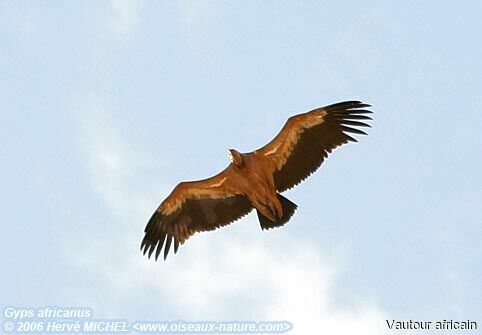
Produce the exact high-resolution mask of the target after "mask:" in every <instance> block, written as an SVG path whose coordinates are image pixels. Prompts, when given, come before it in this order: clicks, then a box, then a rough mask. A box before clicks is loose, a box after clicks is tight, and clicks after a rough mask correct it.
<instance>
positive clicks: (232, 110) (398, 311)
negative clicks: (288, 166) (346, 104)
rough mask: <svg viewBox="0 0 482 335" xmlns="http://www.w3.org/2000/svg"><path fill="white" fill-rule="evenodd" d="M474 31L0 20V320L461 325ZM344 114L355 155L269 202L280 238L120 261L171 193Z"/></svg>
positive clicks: (363, 21)
mask: <svg viewBox="0 0 482 335" xmlns="http://www.w3.org/2000/svg"><path fill="white" fill-rule="evenodd" d="M481 15H482V4H481V2H480V1H458V2H440V1H423V2H422V1H371V2H368V1H332V2H322V1H303V2H295V1H292V2H288V1H263V2H261V1H241V2H239V1H238V2H236V1H230V2H228V1H210V0H199V1H182V2H181V1H179V2H173V1H156V2H155V1H149V2H148V1H146V2H143V1H127V0H117V1H110V2H109V1H77V2H73V1H69V2H62V1H56V2H55V1H54V2H47V1H5V0H3V1H0V38H1V42H2V43H1V44H2V52H1V53H0V64H1V65H0V69H1V72H0V73H1V77H2V80H0V92H2V93H1V97H2V98H1V99H0V110H1V111H2V122H0V131H1V134H2V136H0V141H1V142H0V143H1V146H0V147H1V151H0V155H1V157H2V164H1V167H0V171H1V180H2V182H1V185H2V187H1V190H2V191H1V193H0V197H1V211H2V214H3V215H2V234H0V243H1V249H2V252H1V253H0V260H1V264H2V266H3V271H2V273H3V276H2V277H3V278H2V285H1V286H0V301H1V302H2V305H3V304H4V305H17V306H46V305H58V306H89V307H91V308H92V309H93V311H94V314H95V315H96V316H99V317H105V318H126V319H130V320H134V319H139V318H142V319H153V320H156V319H163V320H166V319H167V320H170V319H172V320H175V319H185V320H204V319H208V320H212V319H216V320H238V319H239V320H270V319H271V320H288V321H290V322H292V323H293V324H294V330H293V331H292V332H291V333H290V334H307V333H308V331H313V330H315V329H316V330H319V331H326V332H327V333H333V334H353V332H354V331H356V332H357V333H358V334H384V333H387V334H393V333H394V332H389V331H388V330H387V327H386V325H385V319H409V318H412V319H417V318H418V319H425V320H438V319H454V320H455V319H458V320H465V319H470V318H472V319H475V320H478V321H479V325H480V326H481V327H482V318H481V315H482V290H481V285H480V282H481V281H480V278H482V266H481V265H482V248H481V247H480V241H481V237H482V174H481V172H480V171H482V150H481V149H482V117H481V116H482V112H481V110H482V109H481V108H482V107H481V106H482V62H481V59H482V46H481V43H480V37H481V36H482V21H481V20H480V17H481ZM353 99H355V100H362V101H364V102H367V103H370V104H372V105H373V108H372V110H373V111H374V115H373V117H374V121H373V122H372V125H373V128H371V129H369V131H368V132H369V136H365V137H361V138H359V140H360V141H359V143H358V144H349V145H347V146H344V147H342V148H340V149H337V150H336V152H335V153H334V154H332V155H331V156H330V157H329V159H328V160H327V161H326V162H325V163H324V165H323V166H322V168H321V169H320V170H319V171H318V172H317V173H316V174H315V175H313V176H312V177H311V178H310V179H308V180H307V181H305V182H304V183H303V184H301V185H300V186H298V187H297V188H296V189H294V190H292V191H289V192H287V193H286V194H285V196H287V197H288V198H289V199H291V200H292V201H293V202H295V203H296V204H297V205H298V206H299V208H298V211H297V212H296V214H295V216H294V217H293V218H292V220H291V221H290V222H289V224H287V225H286V226H284V227H283V228H282V229H278V230H274V231H273V230H270V231H261V229H260V227H259V223H258V222H257V218H256V214H255V213H252V214H251V215H249V216H248V217H246V218H244V219H243V220H241V221H238V222H236V223H235V224H233V225H231V226H229V227H227V228H224V229H222V230H218V231H215V232H210V233H203V234H198V235H195V236H193V237H192V238H191V239H190V240H189V241H187V243H186V244H185V245H183V246H181V248H180V249H179V253H178V254H177V255H175V256H173V255H170V257H168V261H167V262H160V263H155V262H153V261H152V260H151V261H148V260H147V259H145V258H144V257H142V254H141V253H140V252H139V250H138V247H139V244H140V241H141V239H142V237H143V229H144V227H145V224H146V221H147V219H148V218H149V216H150V215H151V213H152V212H153V211H154V209H155V208H156V207H157V205H158V204H159V203H160V201H162V199H163V198H164V197H165V196H167V194H168V193H169V191H170V190H171V189H172V188H173V187H174V186H175V185H176V184H177V183H178V182H180V181H182V180H194V179H202V178H205V177H209V176H211V175H213V174H215V173H217V172H218V171H220V170H221V169H223V168H224V167H225V166H226V165H227V164H228V159H229V158H228V156H227V153H226V149H227V148H236V149H238V150H239V151H251V150H254V149H256V148H258V147H260V146H262V145H264V144H265V143H266V142H267V141H269V140H270V139H271V138H273V137H274V136H275V135H276V133H277V132H278V131H279V130H280V128H281V127H282V125H283V123H284V122H285V121H286V119H287V118H288V117H289V116H290V115H293V114H297V113H301V112H305V111H307V110H310V109H312V108H316V107H319V106H322V105H327V104H331V103H334V102H338V101H343V100H353ZM2 307H3V306H2ZM477 318H478V319H477ZM479 328H480V327H479ZM471 334H477V332H471Z"/></svg>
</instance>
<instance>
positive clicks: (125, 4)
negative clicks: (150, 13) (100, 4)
mask: <svg viewBox="0 0 482 335" xmlns="http://www.w3.org/2000/svg"><path fill="white" fill-rule="evenodd" d="M110 3H111V8H112V14H111V16H110V17H109V21H108V24H109V28H110V30H111V33H112V34H113V35H114V36H115V37H117V38H118V39H124V38H127V37H129V35H130V34H131V33H132V32H133V31H134V29H135V27H136V25H137V23H138V22H139V18H140V15H141V10H142V6H143V1H142V0H111V1H110Z"/></svg>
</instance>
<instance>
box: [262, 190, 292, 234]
mask: <svg viewBox="0 0 482 335" xmlns="http://www.w3.org/2000/svg"><path fill="white" fill-rule="evenodd" d="M278 199H279V200H280V201H281V205H282V206H283V217H282V218H281V219H279V220H278V221H276V222H273V221H271V220H270V219H268V218H267V217H266V216H264V215H263V214H261V212H260V211H258V210H256V212H257V213H258V219H259V223H260V224H261V229H263V230H264V229H271V228H275V227H281V226H283V225H284V224H285V223H286V222H288V221H289V220H290V218H291V217H292V216H293V214H294V213H295V211H296V208H297V207H298V206H297V205H296V204H295V203H293V202H291V201H290V200H288V199H286V198H285V197H283V196H282V195H281V194H278Z"/></svg>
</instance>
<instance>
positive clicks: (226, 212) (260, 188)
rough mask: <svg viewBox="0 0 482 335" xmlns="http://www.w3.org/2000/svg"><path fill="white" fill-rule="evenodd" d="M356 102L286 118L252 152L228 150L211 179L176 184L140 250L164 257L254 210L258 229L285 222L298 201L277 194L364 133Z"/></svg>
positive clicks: (154, 217) (360, 107) (361, 113)
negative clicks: (224, 165)
mask: <svg viewBox="0 0 482 335" xmlns="http://www.w3.org/2000/svg"><path fill="white" fill-rule="evenodd" d="M365 107H369V105H367V104H363V103H361V102H359V101H347V102H341V103H337V104H334V105H330V106H326V107H322V108H318V109H315V110H312V111H310V112H308V113H304V114H299V115H295V116H293V117H291V118H289V119H288V121H287V122H286V124H285V125H284V127H283V129H282V130H281V131H280V133H279V134H278V135H277V136H276V137H275V138H274V139H273V140H272V141H271V142H270V143H268V144H267V145H265V146H264V147H262V148H260V149H258V150H255V151H253V152H250V153H244V154H242V153H239V152H237V151H236V150H233V149H230V150H229V153H230V156H231V160H232V162H231V164H229V166H228V167H227V168H226V169H224V170H223V171H222V172H220V173H219V174H217V175H216V176H214V177H211V178H208V179H204V180H199V181H193V182H182V183H180V184H178V185H177V186H176V187H175V188H174V190H173V191H172V192H171V194H170V195H169V196H168V197H167V198H166V199H165V200H164V201H163V202H162V203H161V204H160V205H159V207H158V208H157V210H156V211H155V212H154V214H153V215H152V217H151V219H150V220H149V222H148V224H147V226H146V229H145V236H144V239H143V240H142V244H141V250H143V252H144V254H145V253H146V252H147V253H148V256H149V257H150V256H151V255H152V254H153V253H154V251H155V258H156V260H157V258H158V256H159V254H160V253H161V250H162V248H163V247H164V259H165V258H166V257H167V254H168V253H169V250H170V247H171V244H174V252H177V249H178V247H179V245H180V244H183V243H184V242H185V241H186V240H187V239H188V238H189V237H190V236H191V235H193V234H194V233H196V232H200V231H208V230H214V229H216V228H219V227H221V226H225V225H227V224H229V223H231V222H233V221H236V220H237V219H239V218H241V217H242V216H244V215H246V214H248V213H249V212H251V211H252V210H253V209H256V210H257V213H258V218H259V221H260V224H261V228H262V229H269V228H274V227H279V226H282V225H283V224H285V223H286V222H288V220H289V219H290V218H291V216H292V215H293V213H294V212H295V210H296V207H297V206H296V205H295V204H294V203H292V202H291V201H290V200H288V199H286V198H285V197H283V196H282V195H281V194H280V193H281V192H283V191H286V190H287V189H289V188H291V187H293V186H295V185H297V184H298V183H300V182H301V181H302V180H304V179H305V178H307V177H308V176H309V175H310V174H311V173H313V172H314V171H315V170H316V169H318V167H320V165H321V164H322V163H323V161H324V159H325V158H326V157H327V156H328V154H329V153H330V152H331V151H332V150H333V149H335V148H336V147H338V146H340V145H342V144H344V143H347V142H349V141H353V142H356V140H355V139H354V138H353V137H351V136H350V135H348V134H347V133H355V134H365V133H364V132H363V131H361V130H359V129H357V128H354V127H369V125H368V124H366V123H363V122H361V120H363V121H364V120H370V117H368V116H366V115H364V114H367V113H371V112H370V111H368V110H365V109H363V108H365Z"/></svg>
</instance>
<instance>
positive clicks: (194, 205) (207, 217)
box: [141, 165, 252, 260]
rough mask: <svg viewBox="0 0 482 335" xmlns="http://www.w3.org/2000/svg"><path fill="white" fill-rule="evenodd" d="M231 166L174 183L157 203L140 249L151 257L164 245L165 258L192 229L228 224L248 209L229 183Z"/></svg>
mask: <svg viewBox="0 0 482 335" xmlns="http://www.w3.org/2000/svg"><path fill="white" fill-rule="evenodd" d="M231 171H232V165H229V166H228V167H227V168H226V169H225V170H224V171H222V172H221V173H219V174H218V175H216V176H214V177H211V178H208V179H204V180H199V181H193V182H182V183H180V184H178V185H177V186H176V187H175V188H174V190H173V191H172V192H171V194H170V195H169V196H168V197H167V198H166V199H165V200H164V201H163V202H162V203H161V204H160V205H159V207H158V208H157V210H156V211H155V212H154V214H153V215H152V217H151V219H150V220H149V222H148V223H147V226H146V229H145V236H144V239H143V240H142V243H141V250H142V251H143V253H144V254H146V252H147V253H148V257H149V258H150V257H151V255H152V254H153V253H154V251H155V259H156V260H157V258H158V257H159V254H160V253H161V250H162V248H163V247H164V259H166V257H167V255H168V253H169V249H170V247H171V244H172V243H174V253H176V252H177V249H178V247H179V245H180V244H183V243H184V242H185V241H186V240H187V239H188V238H189V237H190V236H191V235H193V234H194V233H196V232H201V231H208V230H214V229H216V228H219V227H222V226H225V225H228V224H229V223H231V222H233V221H236V220H237V219H239V218H241V217H243V216H244V215H246V214H248V213H249V212H250V211H251V210H252V206H251V204H250V202H249V200H248V199H247V198H246V197H245V196H244V195H243V194H240V193H239V192H237V190H236V187H235V186H234V185H233V183H232V178H233V177H232V174H231V173H230V172H231Z"/></svg>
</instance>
